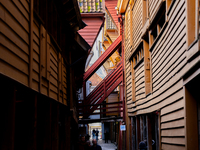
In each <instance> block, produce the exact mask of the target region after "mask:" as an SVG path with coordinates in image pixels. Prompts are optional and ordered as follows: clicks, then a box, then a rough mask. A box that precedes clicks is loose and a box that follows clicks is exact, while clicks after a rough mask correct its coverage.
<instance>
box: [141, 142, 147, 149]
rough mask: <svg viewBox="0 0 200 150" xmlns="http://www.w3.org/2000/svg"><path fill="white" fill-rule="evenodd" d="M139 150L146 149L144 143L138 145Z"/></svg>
mask: <svg viewBox="0 0 200 150" xmlns="http://www.w3.org/2000/svg"><path fill="white" fill-rule="evenodd" d="M139 149H140V150H146V149H147V145H146V141H142V142H140V143H139Z"/></svg>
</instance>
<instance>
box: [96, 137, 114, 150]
mask: <svg viewBox="0 0 200 150" xmlns="http://www.w3.org/2000/svg"><path fill="white" fill-rule="evenodd" d="M98 145H100V146H101V148H102V150H117V146H116V145H115V144H113V143H111V142H110V141H108V143H105V141H104V140H102V139H99V140H98Z"/></svg>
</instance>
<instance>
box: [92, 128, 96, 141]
mask: <svg viewBox="0 0 200 150" xmlns="http://www.w3.org/2000/svg"><path fill="white" fill-rule="evenodd" d="M95 134H96V131H95V130H94V129H93V130H92V139H94V138H95Z"/></svg>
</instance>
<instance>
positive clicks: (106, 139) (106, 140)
mask: <svg viewBox="0 0 200 150" xmlns="http://www.w3.org/2000/svg"><path fill="white" fill-rule="evenodd" d="M108 135H109V133H108V132H107V130H105V133H104V136H105V143H108Z"/></svg>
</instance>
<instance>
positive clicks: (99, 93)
mask: <svg viewBox="0 0 200 150" xmlns="http://www.w3.org/2000/svg"><path fill="white" fill-rule="evenodd" d="M122 79H123V72H122V62H120V63H119V64H118V65H117V66H116V68H115V69H113V70H112V71H111V72H110V73H109V74H108V75H107V76H106V78H104V80H102V81H101V82H100V83H99V84H98V86H97V87H96V88H95V89H94V90H93V91H92V92H91V93H90V94H89V95H88V96H87V97H86V100H85V101H83V103H82V106H81V107H82V110H80V111H79V115H83V116H85V117H86V116H87V117H88V116H89V115H91V114H93V111H94V110H96V109H97V108H98V106H100V105H101V103H102V102H103V101H104V100H105V99H106V98H107V97H108V96H109V95H110V94H111V92H112V91H113V90H114V89H116V88H117V86H118V85H119V84H120V83H121V82H122ZM108 113H109V112H108ZM110 113H111V112H110ZM112 113H113V112H112Z"/></svg>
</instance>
